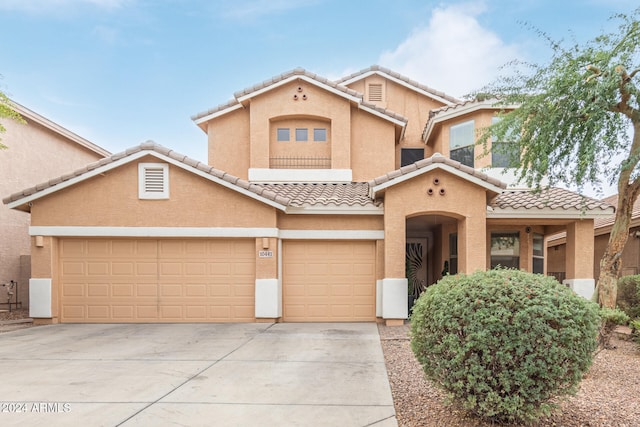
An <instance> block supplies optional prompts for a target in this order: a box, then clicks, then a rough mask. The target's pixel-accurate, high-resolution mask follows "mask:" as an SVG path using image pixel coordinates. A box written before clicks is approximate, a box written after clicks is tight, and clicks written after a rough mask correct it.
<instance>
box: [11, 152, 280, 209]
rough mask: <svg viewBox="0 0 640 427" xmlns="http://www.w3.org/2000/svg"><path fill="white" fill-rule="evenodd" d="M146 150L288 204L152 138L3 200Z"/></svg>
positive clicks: (30, 193) (29, 192) (21, 197)
mask: <svg viewBox="0 0 640 427" xmlns="http://www.w3.org/2000/svg"><path fill="white" fill-rule="evenodd" d="M149 151H153V152H155V153H158V154H160V155H163V156H165V157H166V158H169V159H172V160H174V161H176V162H178V163H180V164H182V165H183V167H185V168H186V169H189V168H191V169H194V171H199V172H202V173H204V174H207V175H211V176H213V177H215V178H217V179H221V180H223V181H225V182H228V183H229V184H232V185H233V186H236V187H238V190H244V191H249V192H251V193H254V194H255V195H257V196H260V197H263V198H264V199H267V200H269V201H271V202H275V203H277V204H280V205H282V206H283V207H284V206H287V204H288V203H289V199H288V198H286V197H283V196H281V195H278V194H275V193H273V192H270V191H263V189H262V188H260V186H258V185H253V184H251V183H250V182H249V181H246V180H243V179H240V178H238V177H236V176H233V175H231V174H228V173H226V172H224V171H221V170H219V169H216V168H213V167H211V166H208V165H205V164H204V163H202V162H200V161H198V160H194V159H191V158H189V157H187V156H185V155H183V154H179V153H177V152H175V151H173V150H170V149H168V148H165V147H163V146H161V145H159V144H156V143H154V142H153V141H147V142H145V143H142V144H140V145H138V146H136V147H132V148H130V149H128V150H126V151H123V152H120V153H116V154H113V155H112V156H110V157H106V158H103V159H101V160H99V161H97V162H94V163H92V164H90V165H87V166H85V167H83V168H80V169H77V170H75V171H73V172H71V173H67V174H64V175H62V176H59V177H56V178H53V179H51V180H49V181H46V182H43V183H40V184H38V185H36V186H34V187H30V188H27V189H24V190H22V191H20V192H17V193H14V194H12V195H10V196H8V197H5V198H4V199H3V200H2V201H3V203H4V204H10V203H13V202H16V201H19V200H20V199H23V198H25V197H29V196H33V195H35V194H36V193H38V192H41V191H44V190H49V189H52V190H53V191H55V189H54V187H56V186H60V185H64V184H65V183H66V182H67V181H70V180H72V179H74V178H79V177H81V176H82V175H85V174H88V173H90V172H92V171H96V169H99V168H102V167H109V165H110V164H113V163H115V162H117V161H119V160H123V159H125V158H127V157H129V156H133V155H144V153H145V152H149ZM91 176H92V175H91Z"/></svg>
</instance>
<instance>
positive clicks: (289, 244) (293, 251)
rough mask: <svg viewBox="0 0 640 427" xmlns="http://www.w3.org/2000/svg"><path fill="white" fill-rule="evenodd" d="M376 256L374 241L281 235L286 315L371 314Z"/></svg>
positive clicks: (342, 317) (344, 317)
mask: <svg viewBox="0 0 640 427" xmlns="http://www.w3.org/2000/svg"><path fill="white" fill-rule="evenodd" d="M375 259H376V258H375V242H372V241H312V242H309V241H306V242H303V241H285V242H284V243H283V299H284V300H283V311H284V320H285V321H293V322H304V321H311V322H318V321H320V322H322V321H329V322H330V321H372V320H375V283H376V280H375V271H376V270H375ZM356 306H358V308H356Z"/></svg>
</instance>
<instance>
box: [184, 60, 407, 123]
mask: <svg viewBox="0 0 640 427" xmlns="http://www.w3.org/2000/svg"><path fill="white" fill-rule="evenodd" d="M296 76H298V77H305V78H307V79H311V80H313V81H315V82H316V83H319V84H322V85H325V86H329V87H330V88H331V89H332V90H335V91H337V92H340V93H343V94H344V95H345V96H347V97H350V98H351V99H356V100H357V103H358V104H360V105H361V106H362V107H365V108H368V109H370V110H373V111H374V112H377V113H380V114H382V115H383V116H387V117H389V118H391V119H393V120H395V121H398V122H402V123H404V125H406V123H407V122H408V119H407V118H406V117H404V116H402V115H400V114H397V113H394V112H393V111H390V110H388V109H386V108H380V107H378V106H376V105H375V104H372V103H369V102H366V101H364V99H363V95H362V94H361V93H360V92H357V91H355V90H353V89H349V88H348V87H346V86H341V85H338V84H336V83H334V82H332V81H331V80H329V79H327V78H324V77H321V76H318V75H317V74H314V73H310V72H309V71H307V70H305V69H304V68H296V69H294V70H291V71H287V72H285V73H282V74H280V75H278V76H275V77H273V78H271V79H269V80H265V81H263V82H262V83H259V84H257V85H254V86H251V87H249V88H246V89H243V90H241V91H238V92H236V93H234V94H233V96H234V97H235V99H234V100H232V101H229V102H228V103H227V104H224V105H220V106H218V107H216V108H213V109H211V110H208V111H205V112H202V113H198V114H196V115H194V116H191V120H193V121H194V122H196V124H201V122H205V121H207V120H209V119H210V118H213V117H215V116H216V115H217V114H218V113H219V114H224V113H225V111H226V110H229V111H230V110H231V109H235V108H240V107H241V101H242V99H241V98H243V97H246V96H249V95H251V94H253V93H256V92H259V91H263V90H265V89H267V88H269V87H270V86H273V85H277V84H278V83H280V82H283V81H285V80H287V79H290V78H292V77H296Z"/></svg>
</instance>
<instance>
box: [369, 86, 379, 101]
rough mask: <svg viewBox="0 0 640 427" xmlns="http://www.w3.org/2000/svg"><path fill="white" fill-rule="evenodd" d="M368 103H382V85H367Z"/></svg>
mask: <svg viewBox="0 0 640 427" xmlns="http://www.w3.org/2000/svg"><path fill="white" fill-rule="evenodd" d="M369 101H382V85H381V84H380V83H372V84H370V85H369Z"/></svg>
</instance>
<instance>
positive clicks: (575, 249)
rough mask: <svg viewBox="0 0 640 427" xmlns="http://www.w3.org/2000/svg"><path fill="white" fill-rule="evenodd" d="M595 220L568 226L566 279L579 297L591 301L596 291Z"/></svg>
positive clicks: (582, 221)
mask: <svg viewBox="0 0 640 427" xmlns="http://www.w3.org/2000/svg"><path fill="white" fill-rule="evenodd" d="M593 245H594V237H593V219H583V220H578V221H575V222H572V223H570V224H568V225H567V246H566V249H567V253H566V257H565V271H566V279H565V280H564V282H563V283H565V284H568V285H569V286H570V287H571V289H573V291H574V292H575V293H577V294H578V295H581V296H583V297H585V298H587V299H591V297H592V296H593V292H594V291H595V280H594V278H593Z"/></svg>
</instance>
